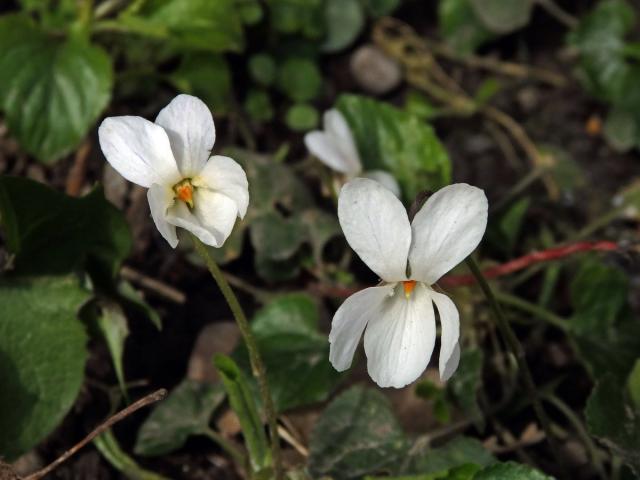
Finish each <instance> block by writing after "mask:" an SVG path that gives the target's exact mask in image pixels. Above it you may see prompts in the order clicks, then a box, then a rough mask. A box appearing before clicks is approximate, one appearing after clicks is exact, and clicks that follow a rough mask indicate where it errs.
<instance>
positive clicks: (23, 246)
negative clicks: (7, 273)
mask: <svg viewBox="0 0 640 480" xmlns="http://www.w3.org/2000/svg"><path fill="white" fill-rule="evenodd" d="M0 217H1V219H2V226H3V229H4V234H5V237H6V239H7V246H8V248H9V251H10V252H11V253H12V254H14V255H15V270H16V272H19V273H21V274H34V273H38V274H42V273H67V272H70V271H72V270H74V269H76V268H83V267H84V268H90V269H91V268H92V269H94V270H95V271H96V273H98V274H99V275H102V276H114V275H115V274H116V272H117V271H118V270H119V268H120V264H121V263H122V261H123V260H124V259H125V258H126V257H127V255H128V254H129V251H130V249H131V237H130V234H129V227H128V226H127V222H126V220H125V219H124V216H123V215H122V213H121V212H120V211H118V210H117V209H116V208H115V207H114V206H113V205H111V204H110V203H109V202H108V201H107V200H106V199H105V198H104V194H103V192H102V189H101V188H96V189H95V190H93V191H92V192H91V193H90V194H88V195H87V196H85V197H83V198H73V197H68V196H66V195H64V194H62V193H59V192H56V191H55V190H52V189H51V188H49V187H47V186H45V185H43V184H41V183H38V182H35V181H33V180H29V179H26V178H19V177H8V176H0ZM52 252H55V254H52Z"/></svg>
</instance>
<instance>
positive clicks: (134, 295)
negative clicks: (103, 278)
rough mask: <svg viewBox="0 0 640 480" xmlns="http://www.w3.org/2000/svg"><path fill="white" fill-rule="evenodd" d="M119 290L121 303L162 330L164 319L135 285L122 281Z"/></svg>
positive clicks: (119, 283)
mask: <svg viewBox="0 0 640 480" xmlns="http://www.w3.org/2000/svg"><path fill="white" fill-rule="evenodd" d="M227 241H228V239H227ZM117 290H118V296H119V298H118V301H119V302H122V303H123V304H124V305H126V306H128V307H131V308H133V309H135V310H136V311H138V312H140V313H141V314H142V315H144V316H145V317H147V318H148V319H149V321H150V322H151V323H153V325H154V326H155V327H156V328H157V329H158V330H162V319H161V318H160V315H159V314H158V312H157V311H156V310H155V309H154V308H153V307H152V306H151V305H149V304H148V303H147V301H146V300H145V299H144V297H143V296H142V294H141V293H140V292H139V291H138V290H136V289H135V288H133V285H131V284H130V283H129V282H127V281H126V280H121V281H120V282H118V286H117Z"/></svg>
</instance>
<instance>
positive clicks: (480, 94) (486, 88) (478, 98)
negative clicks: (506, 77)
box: [473, 77, 502, 107]
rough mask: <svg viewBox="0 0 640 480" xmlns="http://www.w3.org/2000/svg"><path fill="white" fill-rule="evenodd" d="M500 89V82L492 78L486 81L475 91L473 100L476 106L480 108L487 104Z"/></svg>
mask: <svg viewBox="0 0 640 480" xmlns="http://www.w3.org/2000/svg"><path fill="white" fill-rule="evenodd" d="M501 89H502V83H500V80H498V79H497V78H494V77H490V78H488V79H486V80H485V81H484V82H482V83H481V84H480V86H479V87H478V88H477V89H476V91H475V93H474V95H473V99H474V100H475V102H476V104H477V105H478V106H479V107H481V106H484V105H486V104H487V103H489V101H490V100H491V99H492V98H493V97H494V96H495V95H496V94H497V93H498V92H499V91H500V90H501Z"/></svg>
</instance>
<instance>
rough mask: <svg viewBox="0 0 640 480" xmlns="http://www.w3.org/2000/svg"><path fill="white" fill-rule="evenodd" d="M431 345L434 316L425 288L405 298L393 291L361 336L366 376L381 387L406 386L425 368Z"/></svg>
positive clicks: (434, 328) (434, 329) (433, 332)
mask: <svg viewBox="0 0 640 480" xmlns="http://www.w3.org/2000/svg"><path fill="white" fill-rule="evenodd" d="M397 290H400V289H399V288H398V289H397ZM435 341H436V322H435V314H434V311H433V303H432V302H431V296H430V295H429V290H428V289H427V287H425V286H424V285H423V284H421V283H419V284H418V285H416V288H415V289H414V291H413V293H412V294H411V296H410V297H409V298H406V297H405V296H404V294H403V293H402V292H400V291H396V293H395V295H393V297H390V298H388V299H386V300H385V302H384V303H383V307H382V310H381V311H380V313H379V315H378V316H376V317H372V318H371V319H370V320H369V324H368V325H367V330H366V331H365V333H364V351H365V353H366V354H367V369H368V371H369V375H371V378H372V379H373V380H374V381H375V382H376V383H377V384H378V385H380V386H381V387H395V388H401V387H404V386H405V385H408V384H409V383H411V382H413V381H414V380H416V379H417V378H418V377H419V376H420V375H421V374H422V372H424V370H425V369H426V368H427V365H428V363H429V359H430V358H431V354H432V353H433V347H434V344H435Z"/></svg>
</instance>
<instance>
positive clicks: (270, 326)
mask: <svg viewBox="0 0 640 480" xmlns="http://www.w3.org/2000/svg"><path fill="white" fill-rule="evenodd" d="M318 321H319V319H318V307H317V305H316V304H315V302H314V300H313V298H311V297H310V296H308V295H306V294H302V293H293V294H287V295H283V296H281V297H279V298H277V299H276V300H274V301H272V302H271V303H269V304H268V305H267V306H265V307H264V308H262V309H261V310H260V311H258V313H257V314H256V315H255V317H254V319H253V321H252V323H251V328H252V330H253V332H254V334H255V337H256V342H257V343H258V349H259V350H260V353H261V354H262V359H263V361H264V363H265V366H266V369H267V378H268V380H269V386H270V387H271V394H272V396H273V401H274V403H275V405H276V409H277V410H278V411H285V410H288V409H292V408H296V407H300V406H303V405H309V404H312V403H316V402H321V401H324V400H326V399H327V397H328V395H329V393H330V392H331V390H332V389H333V388H334V387H335V385H336V383H337V381H338V380H339V379H340V374H339V373H338V372H336V371H335V369H334V368H333V367H332V366H331V364H330V363H329V342H327V337H326V335H325V334H322V333H320V332H319V331H318ZM241 365H242V366H243V367H244V368H245V370H246V371H251V370H250V366H249V362H248V358H247V357H246V355H245V356H243V357H242V362H241ZM301 378H303V379H304V381H300V379H301Z"/></svg>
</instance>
